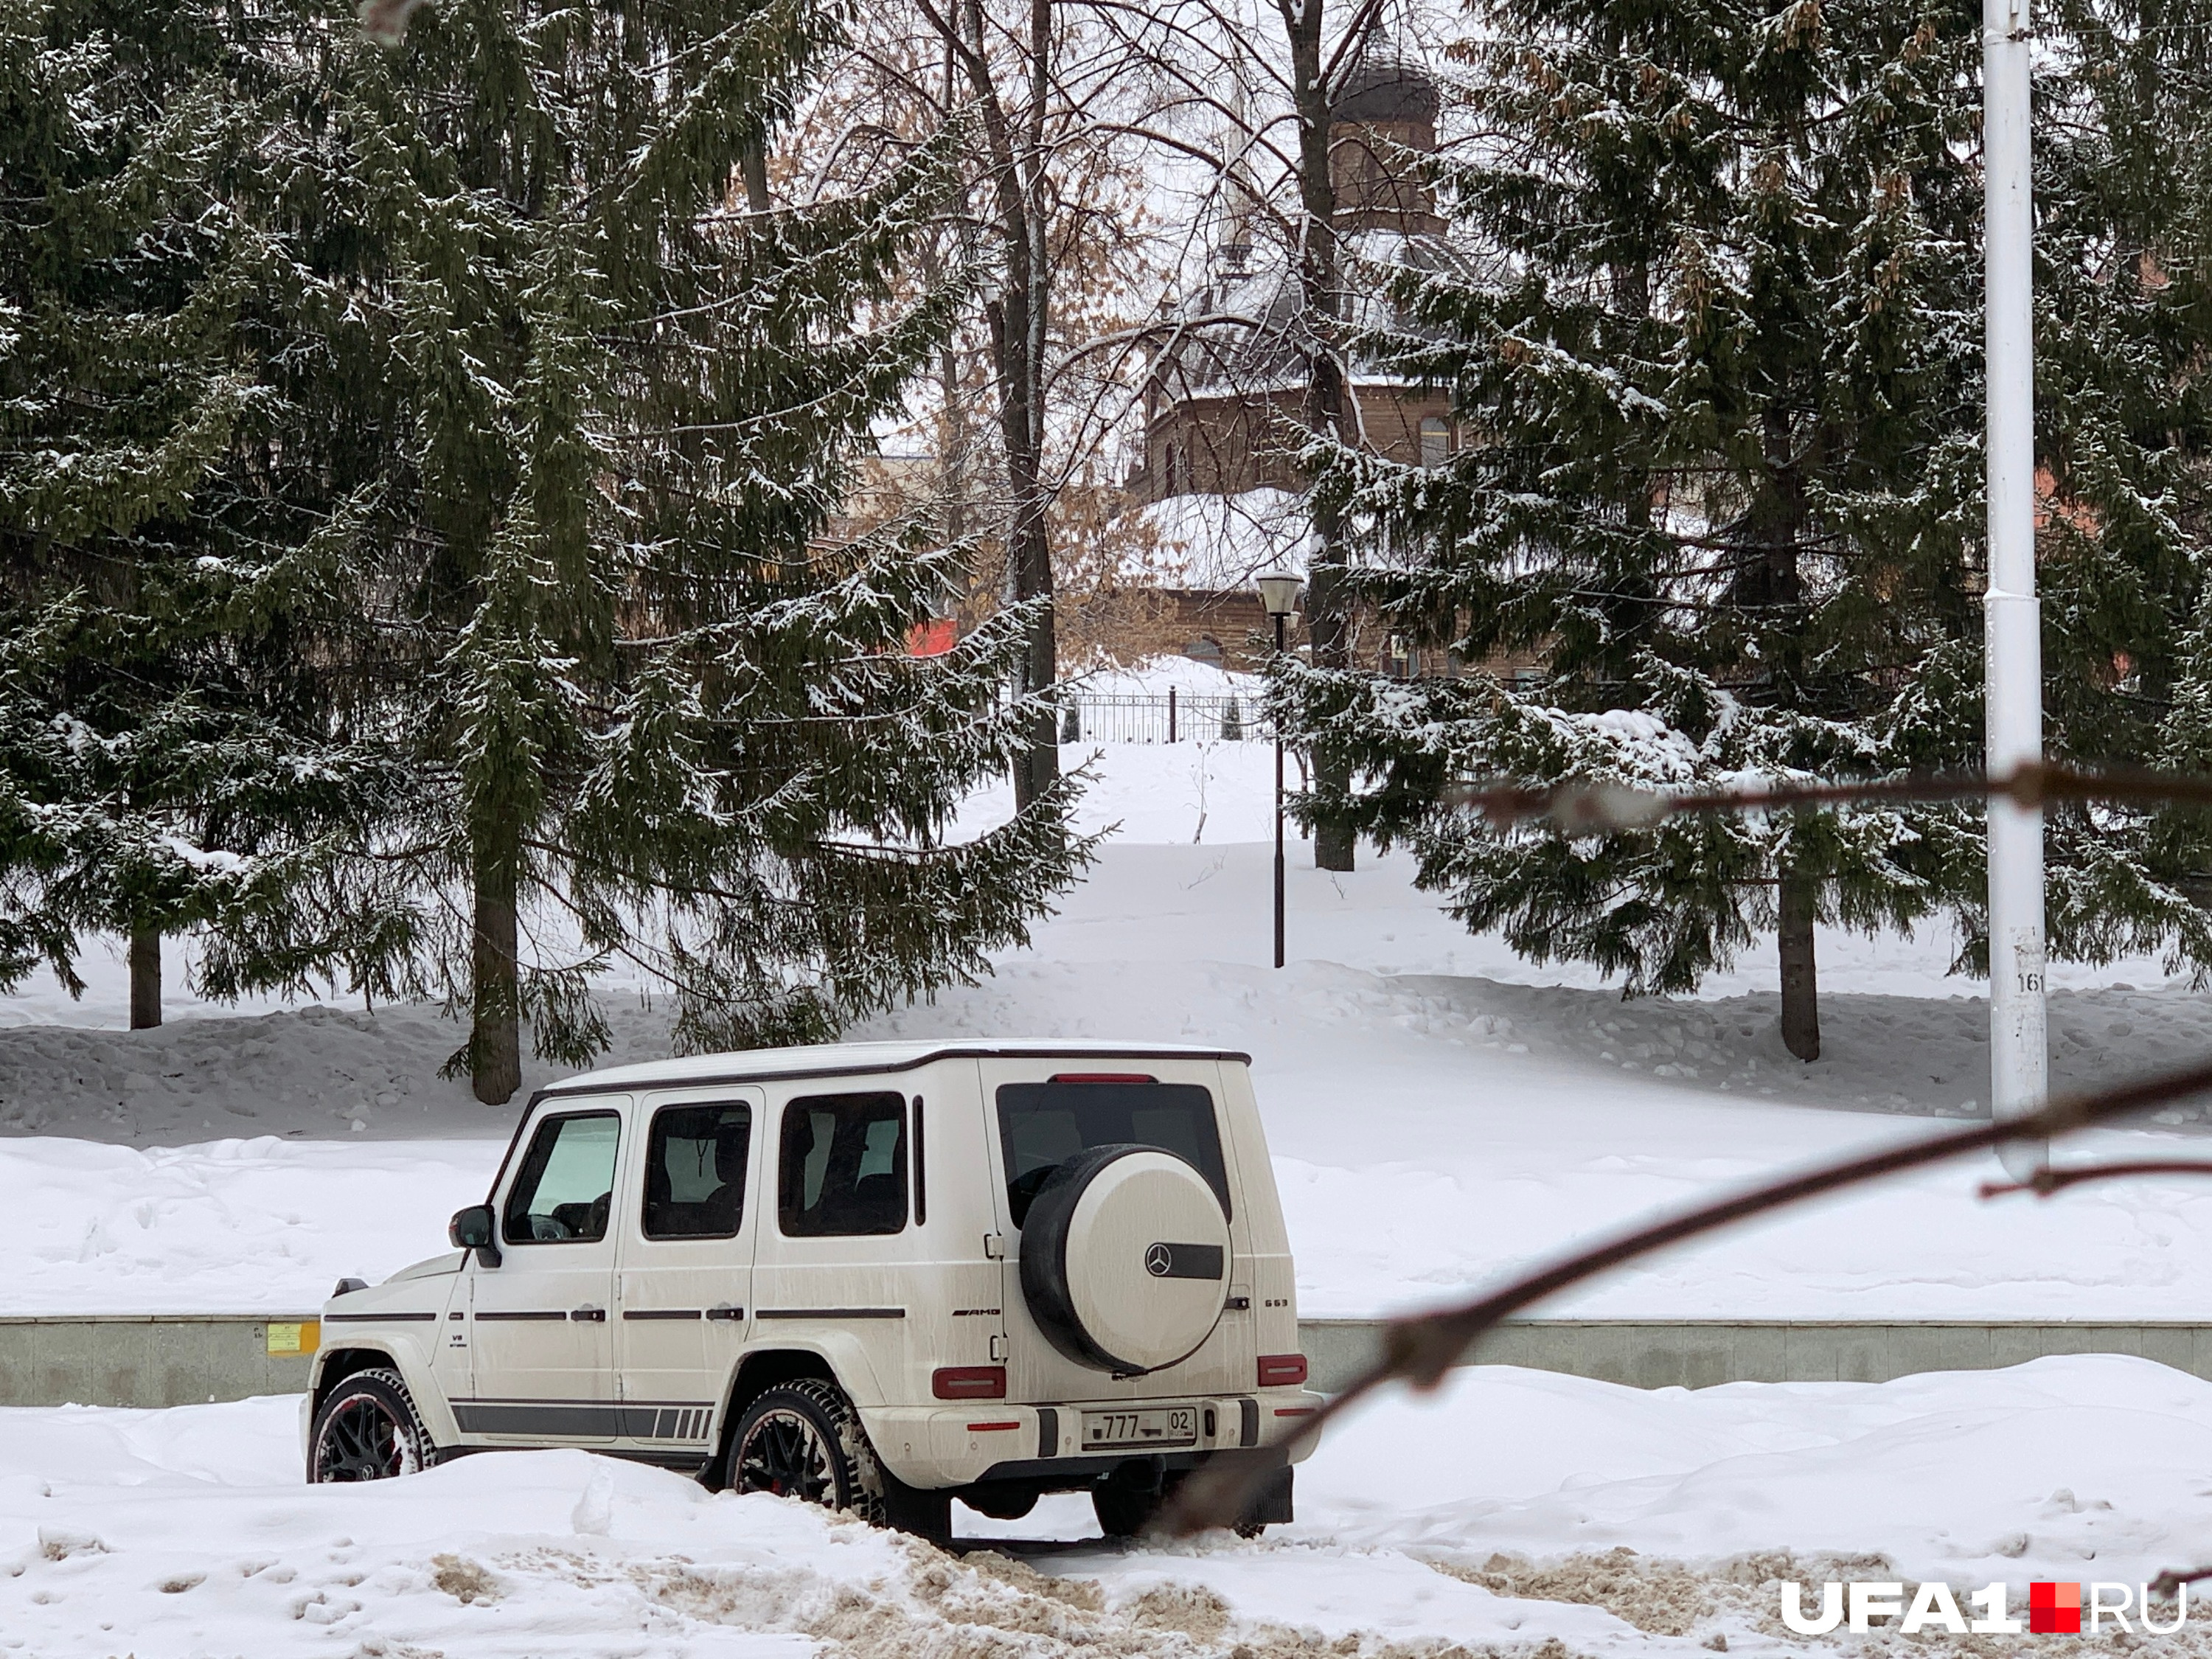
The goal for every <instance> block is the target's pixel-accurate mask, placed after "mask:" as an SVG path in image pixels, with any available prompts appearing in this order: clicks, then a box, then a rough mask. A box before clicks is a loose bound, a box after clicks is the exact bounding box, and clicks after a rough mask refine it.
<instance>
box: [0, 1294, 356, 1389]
mask: <svg viewBox="0 0 2212 1659" xmlns="http://www.w3.org/2000/svg"><path fill="white" fill-rule="evenodd" d="M314 1329H315V1322H314V1320H313V1317H312V1316H301V1315H294V1316H289V1318H282V1319H271V1318H270V1317H269V1316H265V1315H258V1314H115V1315H107V1316H92V1317H86V1318H57V1317H38V1318H27V1317H0V1406H60V1405H69V1404H75V1405H82V1406H189V1405H195V1404H197V1403H200V1402H202V1401H210V1400H244V1399H246V1398H247V1397H248V1396H249V1395H260V1394H297V1393H299V1392H300V1391H301V1389H305V1388H306V1387H307V1367H308V1365H309V1364H310V1363H312V1361H313V1358H314V1353H315V1348H314ZM287 1350H289V1352H287Z"/></svg>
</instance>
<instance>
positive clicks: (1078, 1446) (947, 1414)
mask: <svg viewBox="0 0 2212 1659" xmlns="http://www.w3.org/2000/svg"><path fill="white" fill-rule="evenodd" d="M1321 1404H1322V1396H1321V1395H1317V1394H1314V1393H1312V1392H1310V1391H1309V1390H1307V1389H1267V1391H1266V1392H1265V1393H1262V1394H1255V1395H1229V1396H1225V1397H1217V1398H1214V1399H1210V1400H1207V1399H1200V1400H1195V1401H1194V1400H1191V1399H1189V1398H1188V1397H1187V1396H1186V1397H1184V1398H1182V1399H1175V1400H1160V1401H1149V1400H1147V1401H1071V1402H1069V1403H1067V1404H1065V1405H1050V1406H1031V1405H1012V1404H1009V1403H1007V1402H1006V1401H996V1400H992V1401H975V1402H974V1403H972V1404H969V1405H963V1406H951V1407H945V1406H934V1407H896V1406H892V1407H865V1406H864V1407H861V1408H860V1421H861V1425H862V1426H864V1427H865V1428H866V1430H867V1431H868V1440H869V1443H870V1444H872V1446H873V1447H874V1448H875V1450H876V1455H877V1456H878V1458H880V1459H881V1460H882V1461H883V1462H884V1467H885V1468H888V1469H890V1472H891V1473H892V1474H895V1475H896V1476H897V1477H898V1478H899V1479H900V1480H902V1481H904V1482H905V1483H906V1484H907V1485H908V1486H915V1487H920V1488H921V1489H923V1490H925V1491H934V1490H937V1489H939V1488H941V1487H946V1486H970V1485H973V1484H974V1483H975V1482H976V1481H979V1480H1010V1479H1018V1480H1024V1481H1029V1482H1036V1481H1043V1482H1046V1483H1048V1484H1047V1485H1046V1486H1044V1487H1043V1489H1044V1490H1048V1491H1073V1490H1075V1489H1077V1488H1079V1487H1083V1486H1089V1485H1091V1483H1092V1482H1093V1481H1095V1480H1097V1479H1098V1478H1099V1477H1100V1476H1101V1475H1103V1474H1109V1473H1110V1472H1112V1471H1113V1470H1115V1469H1118V1468H1124V1467H1127V1466H1128V1465H1130V1464H1133V1463H1146V1464H1151V1465H1152V1466H1154V1467H1157V1468H1166V1469H1171V1470H1172V1469H1190V1468H1197V1467H1198V1466H1199V1465H1200V1464H1201V1463H1203V1462H1206V1461H1207V1460H1208V1459H1209V1458H1211V1457H1212V1456H1214V1455H1221V1454H1237V1455H1248V1454H1252V1453H1260V1452H1265V1453H1267V1455H1269V1456H1271V1457H1272V1458H1273V1461H1274V1462H1278V1463H1291V1462H1304V1460H1305V1459H1306V1458H1308V1457H1309V1456H1310V1455H1312V1453H1313V1447H1314V1443H1313V1442H1311V1441H1307V1442H1305V1443H1303V1444H1301V1445H1300V1446H1298V1447H1297V1449H1295V1450H1294V1451H1292V1452H1291V1454H1290V1455H1288V1456H1287V1457H1285V1456H1284V1455H1282V1454H1281V1453H1279V1452H1277V1451H1275V1450H1274V1448H1276V1447H1278V1446H1279V1445H1280V1444H1281V1443H1282V1442H1283V1441H1285V1440H1286V1439H1288V1438H1289V1437H1291V1435H1293V1434H1295V1433H1296V1432H1297V1430H1298V1428H1299V1426H1300V1425H1301V1424H1302V1423H1303V1422H1304V1419H1306V1418H1307V1417H1309V1416H1310V1415H1311V1414H1312V1413H1314V1412H1316V1411H1317V1410H1318V1409H1320V1407H1321ZM1154 1406H1195V1407H1197V1408H1198V1410H1199V1413H1200V1425H1201V1426H1200V1436H1199V1440H1198V1443H1197V1444H1196V1445H1194V1446H1182V1447H1177V1448H1175V1449H1161V1450H1153V1449H1148V1448H1146V1447H1145V1446H1142V1445H1132V1446H1129V1447H1127V1449H1119V1448H1117V1449H1115V1450H1113V1451H1097V1450H1093V1449H1088V1448H1086V1447H1085V1445H1084V1444H1083V1413H1085V1411H1086V1410H1089V1411H1129V1410H1132V1409H1143V1408H1145V1407H1154ZM1014 1469H1018V1470H1019V1471H1020V1473H1019V1474H1008V1473H1006V1471H1009V1470H1014Z"/></svg>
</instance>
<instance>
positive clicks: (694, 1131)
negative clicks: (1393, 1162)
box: [305, 1041, 1320, 1536]
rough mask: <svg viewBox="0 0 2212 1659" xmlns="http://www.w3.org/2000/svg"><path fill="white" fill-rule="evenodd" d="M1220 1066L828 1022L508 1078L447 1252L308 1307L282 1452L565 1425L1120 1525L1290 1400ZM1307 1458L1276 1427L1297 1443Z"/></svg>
mask: <svg viewBox="0 0 2212 1659" xmlns="http://www.w3.org/2000/svg"><path fill="white" fill-rule="evenodd" d="M1247 1066H1248V1059H1247V1056H1245V1055H1243V1054H1229V1053H1225V1052H1222V1051H1220V1050H1218V1049H1211V1048H1154V1047H1143V1046H1134V1045H1105V1044H1099V1043H1087V1042H1012V1041H1006V1042H990V1041H985V1042H928V1043H924V1042H872V1043H848V1044H842V1045H837V1046H834V1047H823V1048H781V1049H765V1050H758V1051H755V1052H752V1053H747V1054H709V1055H701V1056H696V1057H693V1058H690V1059H685V1060H665V1061H660V1062H656V1063H653V1064H650V1065H643V1066H623V1067H619V1068H616V1069H611V1070H608V1071H604V1072H599V1073H587V1074H586V1075H584V1076H581V1077H577V1078H572V1079H568V1081H566V1082H563V1083H560V1084H556V1085H553V1086H552V1087H550V1088H548V1089H544V1090H542V1091H539V1092H538V1094H537V1095H536V1096H535V1097H532V1100H531V1102H530V1104H529V1107H528V1109H526V1111H525V1113H524V1114H523V1117H522V1121H521V1122H520V1125H519V1126H518V1127H517V1129H516V1131H515V1135H514V1139H513V1142H512V1143H511V1144H510V1145H509V1146H508V1148H507V1156H506V1158H505V1159H504V1160H503V1161H502V1163H501V1166H500V1170H499V1174H498V1176H497V1178H496V1179H495V1181H494V1182H493V1183H492V1188H491V1194H490V1196H489V1200H488V1201H487V1202H485V1203H483V1204H481V1205H477V1206H473V1207H471V1208H469V1209H465V1210H463V1211H461V1212H459V1214H458V1215H456V1216H455V1217H454V1218H453V1227H452V1240H453V1244H454V1245H455V1246H456V1247H457V1248H456V1249H454V1251H453V1253H452V1254H450V1255H441V1256H437V1257H435V1258H433V1259H432V1260H430V1261H424V1262H421V1263H419V1264H417V1265H416V1266H415V1267H409V1268H406V1269H405V1270H404V1271H403V1272H401V1273H396V1274H394V1275H393V1276H392V1278H391V1279H387V1280H386V1281H385V1282H384V1283H383V1284H381V1285H376V1286H375V1287H374V1288H370V1287H368V1286H366V1285H362V1284H360V1283H359V1281H356V1280H351V1279H349V1280H347V1281H345V1282H344V1283H343V1285H340V1287H339V1293H338V1294H337V1295H336V1296H334V1297H332V1298H331V1301H330V1303H329V1304H327V1306H326V1307H325V1310H324V1312H323V1316H322V1346H321V1348H320V1351H319V1352H318V1354H317V1355H316V1358H315V1365H314V1370H313V1380H312V1383H311V1385H310V1389H309V1394H308V1397H307V1404H306V1407H305V1433H306V1442H307V1448H306V1449H307V1478H308V1479H309V1480H316V1481H325V1480H375V1479H379V1478H381V1477H384V1476H387V1475H395V1474H406V1473H409V1472H410V1471H412V1470H415V1469H419V1468H424V1467H425V1466H427V1465H428V1464H431V1463H434V1462H438V1461H440V1460H441V1459H444V1458H447V1457H451V1456H453V1455H457V1454H460V1453H464V1452H475V1451H489V1450H491V1449H496V1448H513V1447H544V1446H583V1447H588V1448H590V1449H594V1450H600V1451H606V1452H610V1453H612V1454H614V1455H617V1456H624V1457H635V1458H641V1459H644V1460H647V1461H649V1462H655V1463H659V1464H664V1465H666V1466H669V1467H671V1468H682V1469H686V1470H691V1471H696V1472H697V1473H698V1474H699V1475H700V1477H701V1478H702V1480H705V1481H706V1482H707V1483H708V1485H710V1486H715V1487H718V1488H719V1487H725V1486H734V1487H736V1488H737V1489H738V1490H740V1491H744V1492H781V1493H785V1494H788V1495H794V1496H798V1497H801V1498H808V1499H811V1500H814V1501H817V1502H819V1503H823V1504H829V1506H831V1507H832V1508H835V1509H840V1510H853V1511H854V1512H856V1513H858V1514H860V1515H862V1516H866V1517H868V1518H870V1519H872V1520H875V1521H878V1522H885V1523H888V1524H892V1525H897V1526H902V1527H905V1528H909V1529H911V1530H915V1531H918V1532H922V1533H925V1534H934V1535H940V1536H941V1535H943V1534H945V1533H946V1532H947V1531H948V1529H949V1527H950V1519H951V1499H952V1498H956V1497H957V1498H960V1499H961V1500H962V1501H963V1503H966V1504H969V1505H970V1506H972V1507H973V1508H975V1509H976V1510H981V1512H982V1513H984V1514H986V1515H989V1516H999V1517H1001V1518H1005V1519H1014V1518H1018V1517H1019V1516H1023V1515H1025V1514H1027V1513H1028V1512H1029V1510H1030V1508H1031V1507H1032V1506H1033V1505H1034V1504H1036V1499H1037V1497H1038V1495H1039V1494H1040V1493H1042V1492H1071V1491H1087V1492H1090V1493H1091V1498H1092V1501H1093V1504H1094V1505H1095V1507H1096V1509H1097V1515H1098V1522H1099V1525H1100V1526H1101V1527H1102V1528H1103V1529H1104V1530H1105V1531H1106V1532H1107V1533H1108V1534H1111V1535H1117V1536H1120V1535H1127V1534H1133V1533H1136V1532H1139V1531H1140V1530H1142V1529H1143V1528H1145V1527H1146V1524H1147V1523H1148V1522H1150V1520H1151V1519H1152V1516H1153V1515H1154V1513H1155V1512H1156V1511H1157V1510H1158V1508H1159V1506H1160V1504H1162V1502H1163V1501H1164V1498H1166V1497H1167V1495H1168V1494H1169V1493H1170V1492H1172V1491H1173V1490H1174V1488H1175V1486H1176V1483H1177V1482H1178V1481H1179V1480H1181V1479H1182V1477H1183V1476H1184V1474H1186V1473H1188V1471H1189V1470H1191V1469H1193V1468H1197V1467H1198V1466H1199V1465H1200V1464H1201V1463H1204V1462H1207V1461H1209V1460H1215V1459H1249V1460H1255V1461H1256V1462H1258V1463H1260V1464H1261V1466H1262V1469H1261V1471H1260V1472H1259V1473H1261V1479H1260V1480H1259V1481H1258V1482H1257V1485H1256V1487H1255V1490H1256V1491H1257V1492H1258V1494H1259V1495H1258V1496H1257V1497H1256V1498H1255V1499H1254V1501H1253V1503H1252V1505H1251V1507H1250V1508H1249V1510H1247V1512H1246V1514H1245V1516H1244V1526H1245V1528H1246V1529H1247V1530H1252V1529H1256V1528H1259V1527H1261V1526H1262V1525H1265V1524H1267V1523H1268V1522H1280V1521H1287V1520H1289V1519H1290V1518H1291V1468H1290V1459H1289V1457H1288V1456H1287V1455H1285V1451H1284V1449H1283V1448H1282V1446H1281V1444H1280V1443H1281V1442H1282V1441H1283V1440H1284V1439H1285V1437H1287V1436H1288V1435H1289V1434H1290V1433H1291V1431H1293V1430H1294V1429H1295V1428H1296V1427H1297V1419H1300V1418H1302V1417H1304V1416H1306V1415H1309V1414H1310V1413H1312V1412H1313V1411H1314V1410H1315V1409H1316V1407H1317V1406H1318V1405H1319V1403H1320V1401H1319V1398H1318V1396H1316V1395H1312V1394H1310V1393H1309V1392H1307V1391H1306V1389H1304V1386H1303V1385H1304V1383H1305V1380H1306V1362H1305V1359H1304V1357H1303V1355H1301V1354H1300V1353H1299V1352H1298V1340H1297V1296H1296V1292H1295V1290H1294V1287H1293V1281H1292V1275H1291V1254H1290V1246H1289V1240H1288V1238H1287V1237H1286V1235H1285V1231H1284V1226H1283V1216H1282V1209H1281V1206H1280V1203H1279V1200H1278V1199H1277V1196H1276V1192H1275V1182H1274V1174H1273V1167H1272V1165H1271V1164H1270V1163H1269V1161H1268V1157H1267V1140H1266V1138H1265V1136H1264V1134H1263V1133H1262V1132H1261V1127H1260V1115H1259V1111H1258V1109H1257V1107H1256V1105H1255V1103H1254V1100H1253V1096H1252V1086H1251V1080H1250V1077H1249V1073H1248V1070H1247ZM1301 1455H1303V1454H1302V1453H1301Z"/></svg>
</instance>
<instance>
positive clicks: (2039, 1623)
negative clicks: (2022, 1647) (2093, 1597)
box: [2027, 1583, 2081, 1636]
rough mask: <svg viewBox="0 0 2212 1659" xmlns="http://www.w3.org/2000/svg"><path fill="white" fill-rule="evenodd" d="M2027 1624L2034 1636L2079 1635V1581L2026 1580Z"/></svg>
mask: <svg viewBox="0 0 2212 1659" xmlns="http://www.w3.org/2000/svg"><path fill="white" fill-rule="evenodd" d="M2027 1627H2028V1629H2029V1630H2031V1631H2033V1632H2035V1634H2036V1635H2038V1636H2079V1635H2080V1634H2081V1586H2080V1585H2079V1584H2033V1583H2032V1584H2030V1585H2029V1586H2028V1587H2027Z"/></svg>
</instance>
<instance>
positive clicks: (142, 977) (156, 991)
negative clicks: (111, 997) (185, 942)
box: [131, 927, 161, 1031]
mask: <svg viewBox="0 0 2212 1659" xmlns="http://www.w3.org/2000/svg"><path fill="white" fill-rule="evenodd" d="M159 1024H161V929H160V928H158V927H133V928H132V929H131V1030H134V1031H147V1030H152V1029H153V1028H154V1027H155V1026H156V1025H159Z"/></svg>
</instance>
